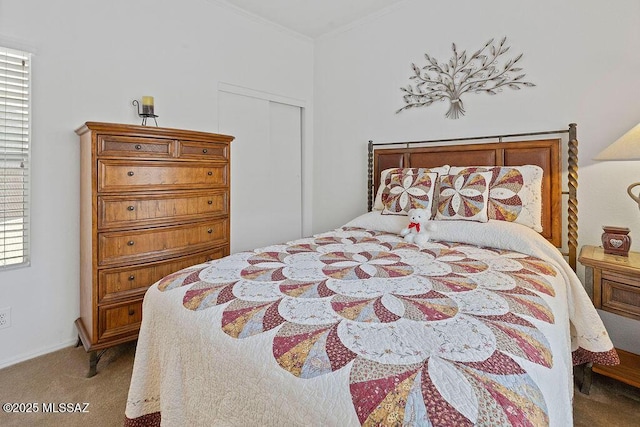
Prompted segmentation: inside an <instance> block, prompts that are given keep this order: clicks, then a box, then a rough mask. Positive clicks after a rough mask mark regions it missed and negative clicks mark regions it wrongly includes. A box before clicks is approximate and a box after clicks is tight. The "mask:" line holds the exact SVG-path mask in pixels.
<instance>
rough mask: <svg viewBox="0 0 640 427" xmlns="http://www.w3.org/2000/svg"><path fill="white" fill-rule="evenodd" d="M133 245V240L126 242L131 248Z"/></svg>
mask: <svg viewBox="0 0 640 427" xmlns="http://www.w3.org/2000/svg"><path fill="white" fill-rule="evenodd" d="M134 243H135V242H134V241H133V240H129V241H128V242H127V245H129V246H133V245H134Z"/></svg>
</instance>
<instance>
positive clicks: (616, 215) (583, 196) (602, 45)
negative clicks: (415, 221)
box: [314, 0, 640, 353]
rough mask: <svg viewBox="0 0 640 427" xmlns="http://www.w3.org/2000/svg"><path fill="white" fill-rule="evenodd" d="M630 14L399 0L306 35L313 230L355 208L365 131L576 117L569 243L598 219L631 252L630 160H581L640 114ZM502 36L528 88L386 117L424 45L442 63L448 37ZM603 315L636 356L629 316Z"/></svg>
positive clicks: (475, 131)
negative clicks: (459, 109) (575, 231)
mask: <svg viewBox="0 0 640 427" xmlns="http://www.w3.org/2000/svg"><path fill="white" fill-rule="evenodd" d="M638 22H640V2H638V0H619V1H615V2H607V3H603V2H601V1H598V0H587V1H584V0H582V1H581V0H563V1H560V2H558V1H553V0H539V1H536V2H533V1H528V2H513V1H505V0H487V1H482V2H479V1H475V0H459V1H455V2H442V1H440V2H436V1H429V2H426V1H423V0H407V1H406V2H405V3H403V4H402V5H401V7H396V8H393V9H390V10H389V12H388V13H386V14H383V15H381V16H377V17H375V18H372V19H369V20H365V21H363V22H361V23H360V24H359V25H356V26H353V27H352V28H350V29H349V30H348V31H342V32H335V33H333V34H330V35H328V36H325V37H322V38H321V39H319V40H317V41H316V46H315V58H316V63H315V80H314V82H315V90H314V93H315V97H314V102H315V104H314V105H315V116H314V117H315V121H314V129H315V132H314V134H315V138H314V147H315V151H314V231H321V230H326V229H329V228H334V227H337V226H340V225H341V224H343V223H345V222H346V221H348V220H349V219H351V218H353V217H355V216H356V215H359V214H361V213H363V212H364V211H365V210H366V143H367V141H368V140H369V139H373V140H374V141H379V142H380V141H403V140H405V141H411V140H424V139H433V138H440V137H459V136H475V135H493V134H496V133H518V132H529V131H543V130H555V129H564V128H566V126H567V125H568V123H570V122H576V123H578V138H579V141H580V160H579V166H580V168H581V169H580V177H579V191H578V197H579V210H580V219H579V245H580V246H582V245H587V244H595V245H598V244H600V235H601V234H602V228H601V227H602V225H619V226H628V227H630V228H631V230H632V231H631V236H632V239H633V249H635V250H640V212H639V211H638V207H637V205H635V204H634V202H633V201H632V200H631V199H630V198H629V197H628V196H627V195H626V187H627V186H628V185H629V184H630V183H631V182H636V181H639V180H640V172H639V171H640V169H639V168H638V166H637V164H635V163H632V162H621V163H613V162H612V163H597V162H594V161H592V160H591V159H592V158H593V157H594V156H595V155H596V154H597V153H598V152H599V151H600V150H602V149H603V148H604V147H606V146H607V145H608V144H610V143H612V142H613V141H614V140H615V139H616V138H618V137H619V136H620V135H622V134H623V133H624V132H626V131H627V130H628V129H630V128H631V127H633V126H635V125H636V124H637V123H638V122H640V102H638V96H639V95H640V73H638V70H640V54H638V52H640V26H638ZM503 36H507V37H508V43H509V44H510V45H511V50H510V51H509V52H508V53H507V55H506V56H507V57H509V55H511V56H510V57H513V56H515V54H518V53H524V57H523V58H522V60H521V65H522V66H523V68H524V72H526V74H527V78H526V80H529V81H532V82H534V83H536V84H537V87H534V88H526V89H522V90H520V91H514V90H509V89H505V91H504V92H502V93H500V94H498V95H496V96H488V95H479V94H478V95H476V94H468V95H466V96H464V97H463V100H464V103H465V107H466V111H467V114H466V116H464V117H462V118H460V119H458V120H451V119H447V118H445V116H444V115H445V112H446V110H447V103H446V102H445V103H438V104H434V105H432V106H429V107H424V108H417V109H414V110H408V111H404V112H402V113H400V114H395V111H396V110H397V109H398V108H400V107H402V106H403V105H404V104H403V101H402V93H401V91H400V90H399V88H400V87H401V86H406V85H408V84H409V83H410V80H409V77H410V76H411V69H410V64H411V63H412V62H415V63H416V64H417V65H419V66H422V65H424V63H425V59H424V56H423V55H424V53H425V52H426V53H429V54H430V55H431V56H434V57H436V58H438V59H439V60H440V61H442V60H445V59H446V60H448V58H449V57H450V56H451V43H452V42H455V43H456V44H457V46H458V49H459V50H462V49H466V50H467V53H468V54H471V53H472V52H474V51H475V50H477V49H479V48H480V47H482V45H483V44H484V43H485V42H486V41H488V40H489V39H491V38H496V39H498V40H499V39H500V38H501V37H503ZM336 171H339V172H340V173H336ZM343 182H349V183H351V184H350V185H348V186H345V185H342V184H341V183H343ZM336 188H338V189H339V191H336ZM583 274H584V272H583V270H582V268H581V269H580V270H579V275H580V276H581V277H582V276H583ZM603 317H606V319H605V324H606V325H607V327H608V329H609V330H610V332H611V335H612V336H613V340H614V343H615V344H616V345H618V346H620V347H621V348H624V349H627V350H631V351H634V352H635V353H640V327H639V326H640V325H639V324H638V322H635V321H633V320H630V319H626V318H622V317H620V316H615V315H611V316H609V315H608V313H607V314H605V315H604V316H603Z"/></svg>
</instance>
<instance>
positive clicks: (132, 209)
mask: <svg viewBox="0 0 640 427" xmlns="http://www.w3.org/2000/svg"><path fill="white" fill-rule="evenodd" d="M127 210H128V211H135V210H136V208H135V206H127Z"/></svg>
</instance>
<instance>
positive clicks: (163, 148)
mask: <svg viewBox="0 0 640 427" xmlns="http://www.w3.org/2000/svg"><path fill="white" fill-rule="evenodd" d="M175 146H176V143H175V140H173V139H160V138H158V139H155V138H137V137H133V136H120V135H99V136H98V156H125V157H159V158H162V157H165V158H170V157H174V152H175Z"/></svg>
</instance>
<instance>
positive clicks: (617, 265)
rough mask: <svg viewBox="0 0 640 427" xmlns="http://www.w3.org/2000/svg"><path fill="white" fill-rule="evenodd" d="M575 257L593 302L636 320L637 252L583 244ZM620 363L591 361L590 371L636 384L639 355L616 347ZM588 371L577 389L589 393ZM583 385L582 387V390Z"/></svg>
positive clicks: (639, 313) (639, 296)
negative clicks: (621, 252)
mask: <svg viewBox="0 0 640 427" xmlns="http://www.w3.org/2000/svg"><path fill="white" fill-rule="evenodd" d="M578 261H580V263H581V264H582V265H584V266H585V267H586V271H585V282H586V283H585V285H586V288H587V292H588V293H589V295H590V296H591V299H592V301H593V305H594V306H595V307H596V308H598V309H600V310H603V311H608V312H611V313H615V314H618V315H620V316H625V317H629V318H631V319H635V320H640V253H638V252H629V256H628V257H624V256H620V255H609V254H605V253H604V249H603V248H602V247H598V246H583V247H582V250H581V251H580V256H579V258H578ZM616 351H617V352H618V355H619V356H620V365H617V366H601V365H597V364H594V365H593V371H594V372H597V373H599V374H602V375H606V376H608V377H611V378H615V379H617V380H619V381H622V382H624V383H627V384H630V385H632V386H634V387H640V355H637V354H634V353H630V352H628V351H624V350H618V349H616ZM590 377H591V373H590V372H585V379H584V381H583V386H582V388H581V391H583V392H585V393H589V387H590V385H591V384H590V383H591V381H590ZM585 389H586V390H585Z"/></svg>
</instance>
